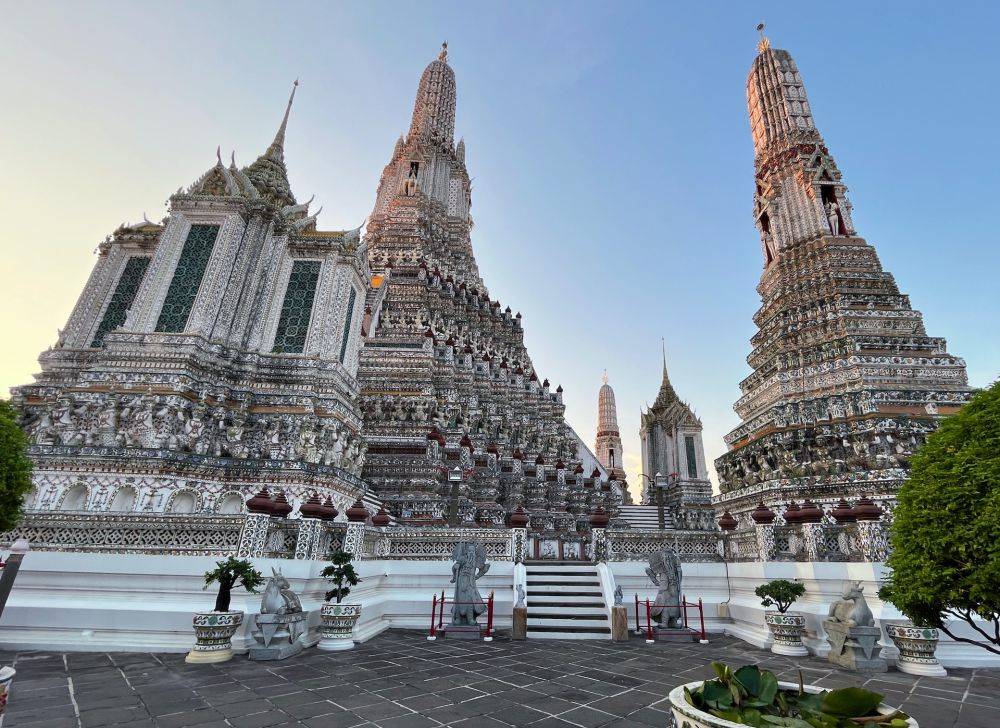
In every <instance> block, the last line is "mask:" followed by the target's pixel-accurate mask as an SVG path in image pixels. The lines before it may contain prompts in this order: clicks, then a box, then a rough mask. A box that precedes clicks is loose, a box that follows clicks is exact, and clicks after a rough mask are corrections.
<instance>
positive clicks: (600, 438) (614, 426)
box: [594, 372, 625, 479]
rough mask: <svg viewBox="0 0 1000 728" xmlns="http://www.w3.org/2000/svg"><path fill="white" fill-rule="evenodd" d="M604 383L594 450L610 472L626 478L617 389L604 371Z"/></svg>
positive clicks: (598, 402) (599, 398)
mask: <svg viewBox="0 0 1000 728" xmlns="http://www.w3.org/2000/svg"><path fill="white" fill-rule="evenodd" d="M603 381H604V383H603V384H602V385H601V389H600V391H599V392H598V393H597V435H596V437H595V439H594V452H595V453H597V459H598V460H600V461H601V465H603V466H604V469H605V470H607V471H608V472H609V473H614V474H615V475H616V476H617V477H618V478H619V479H624V478H625V467H624V463H623V460H622V457H623V455H622V438H621V436H620V435H619V433H618V409H617V408H616V407H615V390H613V389H612V388H611V385H610V384H608V373H607V372H604V378H603Z"/></svg>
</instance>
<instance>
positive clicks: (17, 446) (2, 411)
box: [0, 401, 31, 532]
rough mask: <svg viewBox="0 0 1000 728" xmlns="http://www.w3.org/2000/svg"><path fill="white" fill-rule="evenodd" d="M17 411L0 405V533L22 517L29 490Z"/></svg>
mask: <svg viewBox="0 0 1000 728" xmlns="http://www.w3.org/2000/svg"><path fill="white" fill-rule="evenodd" d="M17 416H18V415H17V410H15V409H14V408H13V407H12V406H11V404H10V402H6V401H0V532H3V531H9V530H11V529H12V528H14V526H16V525H17V524H18V523H19V522H20V520H21V516H23V515H24V511H23V509H24V496H25V494H26V493H27V492H28V491H29V490H31V460H29V459H28V438H27V437H26V436H25V434H24V431H23V430H21V428H20V427H19V426H18V424H17Z"/></svg>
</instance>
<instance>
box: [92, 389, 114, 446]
mask: <svg viewBox="0 0 1000 728" xmlns="http://www.w3.org/2000/svg"><path fill="white" fill-rule="evenodd" d="M118 406H119V401H118V396H117V395H115V394H112V395H111V396H109V397H108V398H107V399H106V400H105V402H104V406H103V407H101V409H100V410H99V411H98V412H97V432H98V435H99V437H100V440H101V444H102V445H114V444H115V437H116V435H117V433H118Z"/></svg>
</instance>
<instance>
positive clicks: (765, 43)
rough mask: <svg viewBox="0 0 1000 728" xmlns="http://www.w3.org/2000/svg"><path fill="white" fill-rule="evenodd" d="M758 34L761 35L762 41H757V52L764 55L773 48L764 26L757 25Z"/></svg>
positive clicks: (761, 24)
mask: <svg viewBox="0 0 1000 728" xmlns="http://www.w3.org/2000/svg"><path fill="white" fill-rule="evenodd" d="M757 32H758V33H760V40H759V41H757V50H758V51H759V52H760V53H763V52H764V51H766V50H767V49H769V48H770V47H771V41H770V40H769V39H768V37H767V36H766V35H764V24H763V23H757Z"/></svg>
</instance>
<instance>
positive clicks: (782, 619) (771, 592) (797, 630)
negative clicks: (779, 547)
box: [754, 579, 809, 657]
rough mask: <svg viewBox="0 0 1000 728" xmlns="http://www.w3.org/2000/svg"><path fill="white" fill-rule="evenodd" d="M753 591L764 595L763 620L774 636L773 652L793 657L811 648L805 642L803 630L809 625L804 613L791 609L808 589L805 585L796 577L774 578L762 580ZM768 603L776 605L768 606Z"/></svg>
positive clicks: (802, 655)
mask: <svg viewBox="0 0 1000 728" xmlns="http://www.w3.org/2000/svg"><path fill="white" fill-rule="evenodd" d="M754 593H755V594H756V595H757V596H759V597H760V598H761V602H760V603H761V605H762V606H764V608H765V609H766V611H765V612H764V622H765V623H766V624H767V626H768V628H769V629H770V630H771V634H772V635H773V637H774V641H773V642H772V643H771V652H773V653H775V654H776V655H790V656H792V657H804V656H805V655H808V654H809V650H807V649H806V646H805V645H804V644H802V633H803V632H805V629H806V618H805V615H803V614H799V613H797V612H792V613H791V614H789V613H788V608H789V607H790V606H792V603H793V602H794V601H795V600H796V599H798V598H799V597H801V596H802V595H803V594H805V593H806V588H805V585H803V584H801V583H799V582H797V581H788V580H787V579H775V580H774V581H769V582H768V583H767V584H761V585H760V586H759V587H757V588H756V589H755V590H754ZM767 607H777V608H776V609H767Z"/></svg>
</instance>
